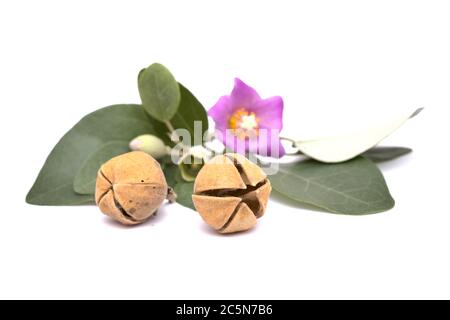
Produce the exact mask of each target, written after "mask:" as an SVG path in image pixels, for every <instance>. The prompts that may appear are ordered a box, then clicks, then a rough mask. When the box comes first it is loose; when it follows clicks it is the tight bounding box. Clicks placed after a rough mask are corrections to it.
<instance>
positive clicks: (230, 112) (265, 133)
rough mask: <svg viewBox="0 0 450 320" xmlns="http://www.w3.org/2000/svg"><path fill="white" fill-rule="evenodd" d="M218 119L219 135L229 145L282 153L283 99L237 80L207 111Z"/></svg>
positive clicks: (239, 149)
mask: <svg viewBox="0 0 450 320" xmlns="http://www.w3.org/2000/svg"><path fill="white" fill-rule="evenodd" d="M208 115H209V116H211V117H212V118H213V119H214V122H215V123H216V136H217V138H218V139H220V140H221V141H222V142H223V143H224V144H225V146H227V147H228V148H229V149H231V150H233V151H235V152H239V153H246V152H250V153H257V154H260V155H263V156H270V157H276V158H279V157H282V156H283V155H284V154H285V151H284V148H283V145H282V144H281V142H280V138H279V133H280V131H281V129H282V127H283V121H282V118H283V99H282V98H281V97H279V96H276V97H272V98H268V99H261V97H260V96H259V95H258V93H257V92H256V91H255V89H253V88H252V87H250V86H248V85H246V84H245V83H244V82H242V81H241V80H240V79H238V78H236V79H235V80H234V88H233V91H232V92H231V95H229V96H222V97H221V98H220V99H219V101H217V103H216V104H215V105H214V106H213V107H212V108H211V109H209V111H208Z"/></svg>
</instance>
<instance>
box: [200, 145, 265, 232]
mask: <svg viewBox="0 0 450 320" xmlns="http://www.w3.org/2000/svg"><path fill="white" fill-rule="evenodd" d="M271 190H272V188H271V186H270V182H269V180H268V179H267V177H266V175H265V173H264V172H263V171H262V169H261V168H260V167H258V166H257V165H256V164H254V163H252V162H251V161H249V160H248V159H247V158H245V157H244V156H242V155H239V154H234V153H231V154H225V155H219V156H216V157H214V158H213V159H211V160H210V161H209V162H208V163H206V164H205V165H204V166H203V168H202V169H201V170H200V172H199V173H198V175H197V178H196V179H195V184H194V195H193V196H192V200H193V202H194V205H195V208H196V209H197V211H198V212H199V213H200V215H201V217H202V218H203V220H204V221H205V222H206V223H207V224H209V225H210V226H211V227H212V228H214V229H215V230H217V231H218V232H220V233H233V232H238V231H245V230H248V229H250V228H252V227H253V226H254V225H255V224H256V219H257V218H260V217H262V216H263V214H264V211H265V210H266V206H267V201H268V199H269V195H270V191H271Z"/></svg>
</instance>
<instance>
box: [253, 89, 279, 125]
mask: <svg viewBox="0 0 450 320" xmlns="http://www.w3.org/2000/svg"><path fill="white" fill-rule="evenodd" d="M249 110H250V111H253V112H254V113H255V114H256V117H257V118H258V119H259V126H260V127H261V128H266V129H277V130H279V131H281V129H283V99H282V98H281V97H279V96H275V97H272V98H268V99H264V100H260V101H258V102H256V103H255V104H254V105H253V106H252V107H251V108H250V109H249Z"/></svg>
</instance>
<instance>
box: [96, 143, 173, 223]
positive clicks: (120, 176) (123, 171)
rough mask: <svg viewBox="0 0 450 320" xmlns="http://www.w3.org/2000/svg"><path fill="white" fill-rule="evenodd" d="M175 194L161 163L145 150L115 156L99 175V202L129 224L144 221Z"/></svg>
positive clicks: (106, 212)
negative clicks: (168, 183)
mask: <svg viewBox="0 0 450 320" xmlns="http://www.w3.org/2000/svg"><path fill="white" fill-rule="evenodd" d="M172 196H173V193H172V190H171V189H170V188H169V187H168V186H167V182H166V179H165V177H164V173H163V172H162V170H161V166H160V165H159V163H158V162H157V161H156V160H155V159H153V158H152V157H151V156H150V155H148V154H147V153H145V152H141V151H134V152H129V153H125V154H122V155H120V156H117V157H115V158H112V159H111V160H109V161H107V162H106V163H105V164H103V165H102V166H101V167H100V170H99V171H98V174H97V183H96V189H95V202H96V203H97V205H98V207H99V208H100V210H101V211H102V212H103V213H104V214H106V215H107V216H110V217H111V218H113V219H115V220H117V221H119V222H120V223H123V224H126V225H134V224H139V223H142V222H144V221H145V220H146V219H148V218H149V217H150V216H152V215H153V214H154V213H155V212H156V210H157V209H158V208H159V206H160V205H161V204H162V202H163V201H164V199H166V198H167V199H169V200H172Z"/></svg>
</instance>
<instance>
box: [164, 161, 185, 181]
mask: <svg viewBox="0 0 450 320" xmlns="http://www.w3.org/2000/svg"><path fill="white" fill-rule="evenodd" d="M161 167H162V169H163V171H164V176H165V177H166V181H167V184H168V185H169V186H170V187H175V185H176V184H177V183H178V182H180V181H182V179H181V177H180V170H179V169H178V166H177V165H176V164H173V163H163V164H162V165H161Z"/></svg>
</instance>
